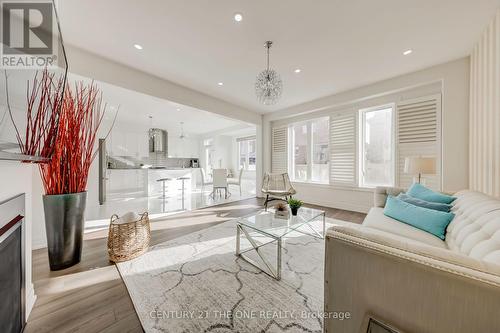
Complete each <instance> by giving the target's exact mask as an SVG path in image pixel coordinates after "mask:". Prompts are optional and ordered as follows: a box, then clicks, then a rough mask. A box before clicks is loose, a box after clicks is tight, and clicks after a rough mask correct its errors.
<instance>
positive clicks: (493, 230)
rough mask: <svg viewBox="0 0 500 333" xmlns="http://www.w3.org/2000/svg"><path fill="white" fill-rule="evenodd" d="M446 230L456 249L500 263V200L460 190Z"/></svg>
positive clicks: (454, 249)
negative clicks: (452, 215) (452, 218)
mask: <svg viewBox="0 0 500 333" xmlns="http://www.w3.org/2000/svg"><path fill="white" fill-rule="evenodd" d="M456 197H457V200H456V201H455V202H454V204H453V208H452V212H453V213H454V214H455V219H454V220H453V221H452V222H451V223H450V225H449V226H448V229H447V234H446V244H447V246H448V248H449V249H450V250H452V251H456V252H460V253H463V254H465V255H468V256H470V257H472V258H475V259H481V260H484V261H488V262H494V263H496V264H500V200H497V199H494V198H492V197H489V196H487V195H486V194H483V193H479V192H474V191H461V192H458V193H457V194H456Z"/></svg>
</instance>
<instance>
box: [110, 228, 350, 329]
mask: <svg viewBox="0 0 500 333" xmlns="http://www.w3.org/2000/svg"><path fill="white" fill-rule="evenodd" d="M327 223H328V225H327V226H328V227H329V226H331V225H333V224H349V222H344V221H339V220H333V219H327ZM305 228H306V229H304V230H303V231H304V232H306V231H307V226H306V227H305ZM313 228H315V229H317V230H318V231H319V230H321V229H322V224H321V222H320V221H318V222H314V223H313ZM309 231H310V230H309ZM262 241H263V242H265V239H262ZM235 244H236V224H235V221H228V222H224V223H221V224H219V225H216V226H214V227H211V228H207V229H204V230H201V231H199V232H196V233H192V234H189V235H186V236H183V237H181V238H177V239H174V240H171V241H167V242H165V243H162V244H159V245H156V246H154V247H151V249H150V250H149V251H148V252H147V253H145V254H144V255H143V256H141V257H139V258H136V259H134V260H131V261H127V262H123V263H119V264H118V265H117V266H118V269H119V271H120V274H121V276H122V278H123V280H124V282H125V285H126V286H127V289H128V291H129V294H130V297H131V298H132V302H133V304H134V307H135V309H136V311H137V314H138V316H139V319H140V321H141V324H142V326H143V328H144V330H145V331H146V332H283V331H287V332H322V330H323V320H322V319H321V317H322V311H323V280H324V278H323V263H324V240H322V239H317V238H314V237H311V236H308V235H305V234H304V233H301V232H293V233H290V234H289V235H288V237H287V238H286V239H285V241H284V242H283V259H282V279H281V280H280V281H277V280H275V279H273V278H271V277H270V276H269V275H267V274H265V273H264V272H262V271H261V270H260V269H258V268H256V267H254V266H252V265H250V264H249V263H247V262H246V261H244V260H243V259H241V258H238V257H236V256H235V254H234V253H235ZM241 244H242V247H243V248H247V247H249V246H250V244H249V243H248V242H247V241H246V240H245V239H244V238H242V240H241ZM261 251H262V252H263V253H264V255H265V256H266V258H269V259H270V262H272V263H275V260H276V246H275V245H274V244H269V245H266V246H264V247H262V248H261ZM251 252H254V251H250V252H249V253H248V255H249V256H252V254H251ZM252 258H253V259H254V260H255V261H258V256H257V255H256V254H254V255H253V257H252ZM263 267H265V266H263Z"/></svg>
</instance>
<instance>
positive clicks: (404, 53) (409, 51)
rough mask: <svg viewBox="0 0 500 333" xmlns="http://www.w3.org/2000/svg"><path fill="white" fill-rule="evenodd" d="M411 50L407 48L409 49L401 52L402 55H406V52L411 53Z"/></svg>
mask: <svg viewBox="0 0 500 333" xmlns="http://www.w3.org/2000/svg"><path fill="white" fill-rule="evenodd" d="M412 52H413V50H412V49H409V50H406V51H404V52H403V55H408V54H411V53H412Z"/></svg>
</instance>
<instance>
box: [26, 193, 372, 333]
mask: <svg viewBox="0 0 500 333" xmlns="http://www.w3.org/2000/svg"><path fill="white" fill-rule="evenodd" d="M262 202H263V201H262V200H260V199H257V198H252V199H247V200H242V201H238V202H234V203H228V204H224V205H220V206H215V207H208V208H204V209H200V210H196V211H192V212H186V213H182V214H178V215H174V216H170V217H167V218H165V219H162V220H160V221H152V223H151V229H152V244H158V243H162V242H165V241H167V240H170V239H173V238H177V237H180V236H183V235H186V234H189V233H191V232H194V231H198V230H200V229H203V228H207V227H210V226H213V225H216V224H218V223H221V222H224V221H227V220H229V219H232V218H235V217H239V216H243V215H246V214H249V213H251V212H252V211H255V210H256V209H259V208H261V207H262ZM308 206H310V207H315V208H320V209H323V210H325V211H326V216H327V217H330V218H335V219H339V220H344V221H350V222H355V223H361V222H362V221H363V219H364V217H365V214H361V213H356V212H349V211H345V210H339V209H333V208H325V207H318V206H312V205H308ZM186 221H189V222H188V223H189V225H186V223H187V222H186ZM106 237H107V231H96V232H92V233H88V234H85V240H84V245H83V254H82V260H81V262H80V263H79V264H77V265H75V266H73V267H70V268H68V269H65V270H61V271H56V272H51V271H50V270H49V264H48V257H47V249H40V250H35V251H33V281H34V284H35V293H36V294H37V301H36V303H35V307H34V308H33V311H32V312H31V314H30V316H29V318H28V323H27V325H26V329H25V332H26V333H31V332H85V333H91V332H142V328H141V324H140V322H139V319H138V317H137V315H136V313H135V311H134V307H133V304H132V301H131V300H130V297H129V295H128V292H127V289H126V288H125V284H124V283H123V281H122V279H121V277H120V275H119V273H118V270H117V269H116V267H115V266H114V264H112V263H110V262H109V261H108V259H107V247H106Z"/></svg>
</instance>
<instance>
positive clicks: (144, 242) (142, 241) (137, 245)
mask: <svg viewBox="0 0 500 333" xmlns="http://www.w3.org/2000/svg"><path fill="white" fill-rule="evenodd" d="M116 220H118V215H116V214H114V215H113V216H111V223H110V224H109V234H108V255H109V260H110V261H113V262H121V261H127V260H130V259H133V258H136V257H138V256H140V255H141V254H143V253H144V252H146V251H147V250H148V247H149V241H150V240H151V230H150V227H149V218H148V213H147V212H145V213H143V214H141V215H140V219H139V220H137V221H131V222H127V223H116Z"/></svg>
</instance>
